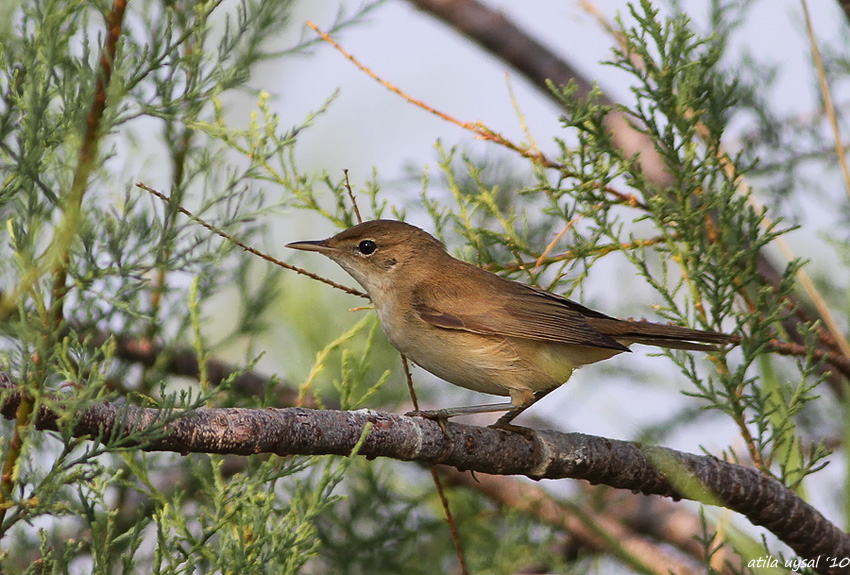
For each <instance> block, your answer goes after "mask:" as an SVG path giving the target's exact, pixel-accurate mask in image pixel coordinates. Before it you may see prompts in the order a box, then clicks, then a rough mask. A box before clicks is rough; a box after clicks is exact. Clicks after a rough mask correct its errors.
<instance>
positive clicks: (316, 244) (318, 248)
mask: <svg viewBox="0 0 850 575" xmlns="http://www.w3.org/2000/svg"><path fill="white" fill-rule="evenodd" d="M286 247H288V248H292V249H294V250H304V251H305V252H319V253H322V254H328V253H331V252H335V251H337V250H336V248H333V247H331V246H329V245H328V241H327V240H314V241H308V242H292V243H291V244H286Z"/></svg>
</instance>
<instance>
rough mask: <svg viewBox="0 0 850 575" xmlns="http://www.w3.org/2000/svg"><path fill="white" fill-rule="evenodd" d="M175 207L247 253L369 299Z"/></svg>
mask: <svg viewBox="0 0 850 575" xmlns="http://www.w3.org/2000/svg"><path fill="white" fill-rule="evenodd" d="M136 187H138V188H141V189H143V190H145V191H146V192H150V193H151V194H153V195H155V196H156V197H158V198H159V199H161V200H162V201H164V202H170V201H171V198H169V197H168V196H166V195H165V194H163V193H161V192H158V191H156V190H155V189H153V188H151V187H150V186H148V185H146V184H143V183H141V182H138V183H137V184H136ZM177 209H178V210H180V213H181V214H183V215H185V216H186V217H188V218H189V219H191V220H192V221H193V222H195V223H197V224H200V225H201V226H203V227H205V228H206V229H208V230H209V231H211V232H212V233H214V234H216V235H217V236H221V237H222V238H224V239H226V240H227V241H229V242H231V243H234V244H236V245H237V246H239V247H240V248H242V249H243V250H245V251H246V252H248V253H249V254H253V255H255V256H257V257H260V258H262V259H264V260H266V261H267V262H271V263H273V264H275V265H276V266H280V267H282V268H285V269H288V270H291V271H294V272H295V273H298V274H301V275H304V276H307V277H309V278H312V279H314V280H318V281H320V282H322V283H326V284H328V285H329V286H331V287H335V288H336V289H338V290H342V291H344V292H345V293H347V294H351V295H356V296H358V297H362V298H366V299H369V296H368V295H366V294H365V293H363V292H361V291H357V290H356V289H353V288H350V287H348V286H344V285H342V284H338V283H336V282H334V281H331V280H329V279H327V278H324V277H322V276H320V275H318V274H314V273H312V272H308V271H307V270H305V269H302V268H299V267H298V266H294V265H292V264H288V263H286V262H283V261H281V260H279V259H277V258H276V257H274V256H270V255H268V254H266V253H264V252H261V251H260V250H257V249H254V248H252V247H251V246H249V245H247V244H244V243H242V242H241V241H239V240H238V239H236V238H234V237H233V236H231V235H229V234H228V233H227V232H224V231H222V230H220V229H218V228H217V227H215V226H213V225H212V224H209V223H207V222H206V221H204V220H202V219H201V218H199V217H198V216H196V215H195V214H193V213H192V212H190V211H189V210H187V209H186V208H184V207H183V206H180V205H178V206H177Z"/></svg>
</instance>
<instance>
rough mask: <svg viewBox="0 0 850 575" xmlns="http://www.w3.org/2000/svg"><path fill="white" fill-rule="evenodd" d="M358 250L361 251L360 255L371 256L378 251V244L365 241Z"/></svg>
mask: <svg viewBox="0 0 850 575" xmlns="http://www.w3.org/2000/svg"><path fill="white" fill-rule="evenodd" d="M357 249H358V250H360V253H361V254H363V255H364V256H369V255H372V254H373V253H375V250H377V249H378V244H376V243H375V242H373V241H372V240H363V241H362V242H360V243H359V244H357Z"/></svg>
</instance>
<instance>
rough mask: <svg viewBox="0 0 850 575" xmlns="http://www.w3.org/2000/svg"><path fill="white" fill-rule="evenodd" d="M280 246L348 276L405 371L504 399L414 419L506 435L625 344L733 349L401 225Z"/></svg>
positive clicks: (713, 335)
mask: <svg viewBox="0 0 850 575" xmlns="http://www.w3.org/2000/svg"><path fill="white" fill-rule="evenodd" d="M286 247H288V248H292V249H297V250H304V251H310V252H317V253H320V254H322V255H324V256H327V257H328V258H330V259H331V260H333V261H334V262H336V263H337V264H338V265H339V266H340V267H342V268H343V269H344V270H345V271H346V272H348V274H349V275H351V276H352V277H353V278H354V279H355V280H356V281H357V283H359V284H360V285H361V286H362V287H363V289H364V290H365V291H366V293H367V294H368V296H369V298H370V299H371V301H372V303H373V304H374V307H375V310H376V312H377V315H378V320H379V323H380V325H381V329H382V331H383V332H384V334H385V335H386V337H387V339H388V340H389V342H390V343H391V344H392V345H393V347H395V348H396V349H397V350H398V351H399V352H401V353H402V354H403V355H404V356H405V357H407V358H408V359H409V360H411V361H412V362H413V363H415V364H416V365H418V366H420V367H421V368H423V369H425V370H426V371H428V372H430V373H432V374H434V375H436V376H437V377H439V378H441V379H443V380H445V381H447V382H449V383H452V384H454V385H457V386H460V387H464V388H467V389H471V390H474V391H478V392H483V393H488V394H493V395H499V396H507V397H509V398H510V402H503V403H495V404H492V403H491V404H484V405H475V406H464V407H453V408H444V409H439V410H433V411H421V412H411V413H412V414H415V415H424V416H429V417H435V418H439V419H447V418H449V417H454V416H457V415H464V414H472V413H485V412H500V411H504V412H505V413H504V415H502V416H501V417H500V418H499V419H498V420H497V421H496V422H495V424H494V426H495V427H506V428H507V427H511V425H510V424H511V421H513V419H514V418H516V417H517V416H518V415H520V414H521V413H522V412H523V411H525V410H526V409H528V408H529V407H530V406H531V405H533V404H534V403H535V402H536V401H538V400H539V399H542V398H543V397H544V396H545V395H546V394H548V393H549V392H551V391H553V390H554V389H556V388H558V387H559V386H561V385H563V384H564V383H565V382H566V381H567V380H568V379H569V378H570V376H571V375H572V374H573V372H574V371H575V369H577V368H579V367H581V366H584V365H587V364H591V363H596V362H599V361H603V360H606V359H609V358H611V357H613V356H615V355H618V354H620V353H624V352H629V351H631V350H630V349H629V347H628V346H630V345H632V344H646V345H653V346H658V347H662V348H671V349H682V350H696V351H715V350H718V349H719V348H721V347H723V346H726V345H728V344H731V343H734V342H736V341H737V338H736V337H735V336H732V335H728V334H724V333H719V332H714V331H705V330H698V329H692V328H687V327H680V326H676V325H669V324H660V323H652V322H648V321H632V320H622V319H617V318H614V317H611V316H608V315H606V314H603V313H601V312H598V311H594V310H592V309H590V308H587V307H585V306H583V305H581V304H579V303H577V302H575V301H572V300H570V299H567V298H566V297H563V296H561V295H558V294H555V293H552V292H549V291H546V290H543V289H540V288H538V287H535V286H531V285H527V284H524V283H521V282H518V281H514V280H510V279H507V278H504V277H501V276H499V275H497V274H494V273H491V272H489V271H487V270H484V269H482V268H480V267H478V266H475V265H473V264H471V263H468V262H465V261H463V260H459V259H457V258H455V257H453V256H451V255H450V254H449V253H448V251H447V250H446V247H445V245H444V244H443V243H442V242H440V241H439V240H438V239H437V238H435V237H434V236H432V235H431V234H429V233H428V232H426V231H425V230H423V229H421V228H418V227H416V226H413V225H411V224H408V223H405V222H402V221H397V220H388V219H378V220H371V221H365V222H362V223H360V224H357V225H355V226H353V227H350V228H348V229H345V230H343V231H341V232H339V233H338V234H336V235H334V236H332V237H329V238H327V239H323V240H311V241H298V242H292V243H289V244H287V245H286Z"/></svg>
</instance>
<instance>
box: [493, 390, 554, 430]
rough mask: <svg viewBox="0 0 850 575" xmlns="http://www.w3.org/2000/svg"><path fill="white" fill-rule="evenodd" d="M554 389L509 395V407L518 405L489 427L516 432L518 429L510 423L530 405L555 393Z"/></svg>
mask: <svg viewBox="0 0 850 575" xmlns="http://www.w3.org/2000/svg"><path fill="white" fill-rule="evenodd" d="M556 389H557V386H556V387H553V388H551V389H546V390H543V391H537V392H534V393H528V392H526V393H522V392H517V393H516V394H513V393H512V394H511V405H514V404H515V403H519V405H514V407H513V408H512V409H510V410H508V412H507V413H505V414H504V415H503V416H502V417H500V418H499V419H497V420H496V422H495V423H494V424H492V425H491V426H490V427H494V428H496V429H507V430H509V431H517V429H518V428H517V426H516V425H513V424H511V421H513V420H514V419H516V417H517V416H518V415H519V414H521V413H522V412H523V411H525V410H526V409H528V408H529V407H531V406H532V405H534V404H535V403H537V402H538V401H540V400H541V399H543V398H544V397H546V396H547V395H549V394H550V393H552V392H553V391H555V390H556ZM516 400H519V401H516Z"/></svg>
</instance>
